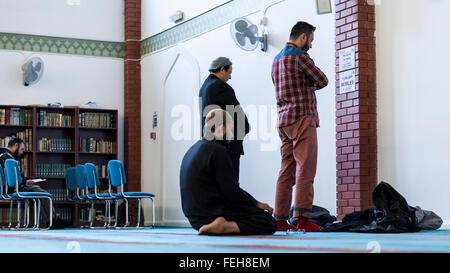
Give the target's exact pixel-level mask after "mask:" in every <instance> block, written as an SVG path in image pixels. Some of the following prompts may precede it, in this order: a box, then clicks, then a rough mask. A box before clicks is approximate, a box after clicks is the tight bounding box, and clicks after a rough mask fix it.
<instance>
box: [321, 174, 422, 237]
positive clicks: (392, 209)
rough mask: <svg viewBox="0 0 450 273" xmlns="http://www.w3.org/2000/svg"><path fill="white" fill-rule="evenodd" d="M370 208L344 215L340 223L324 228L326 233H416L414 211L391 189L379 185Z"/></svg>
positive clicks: (384, 184) (416, 226) (373, 194)
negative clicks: (372, 205)
mask: <svg viewBox="0 0 450 273" xmlns="http://www.w3.org/2000/svg"><path fill="white" fill-rule="evenodd" d="M372 198H373V204H374V207H373V208H369V209H366V210H362V211H356V212H353V213H350V214H347V215H346V216H345V217H344V218H343V219H342V222H339V223H334V224H331V225H328V226H326V227H324V229H323V230H322V231H325V232H339V231H344V232H345V231H351V232H368V233H369V232H370V233H402V232H416V231H419V230H420V229H421V228H420V227H419V226H418V225H417V223H418V221H417V219H416V214H415V212H416V208H414V207H411V206H409V205H408V203H407V202H406V199H405V198H404V197H403V196H402V195H401V194H400V193H398V192H397V191H396V190H395V189H394V188H393V187H392V186H391V185H389V184H388V183H386V182H380V183H379V184H378V185H377V186H376V187H375V189H374V191H373V193H372Z"/></svg>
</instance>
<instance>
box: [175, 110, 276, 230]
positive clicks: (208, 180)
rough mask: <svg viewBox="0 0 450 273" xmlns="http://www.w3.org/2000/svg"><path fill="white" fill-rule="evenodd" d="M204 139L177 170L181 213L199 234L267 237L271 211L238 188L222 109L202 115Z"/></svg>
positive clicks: (228, 125) (226, 117)
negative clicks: (228, 149) (204, 121)
mask: <svg viewBox="0 0 450 273" xmlns="http://www.w3.org/2000/svg"><path fill="white" fill-rule="evenodd" d="M204 129H205V134H204V137H203V138H202V139H201V140H199V141H197V143H195V144H194V145H193V146H192V147H191V148H190V149H189V150H188V151H187V152H186V154H185V156H184V158H183V161H182V163H181V170H180V191H181V202H182V207H183V213H184V215H185V216H186V218H188V220H189V222H190V224H191V226H192V227H193V228H194V229H196V230H198V231H199V235H207V234H211V235H220V234H242V235H270V234H273V233H274V232H275V231H276V221H275V219H274V218H273V217H272V213H273V208H271V207H270V206H269V205H267V204H265V203H261V202H259V201H257V200H256V199H255V198H253V197H252V196H251V195H250V194H249V193H247V192H246V191H244V190H243V189H241V188H240V186H239V181H237V176H236V175H235V174H234V169H233V164H232V162H231V159H230V156H229V154H228V152H227V145H228V142H229V139H231V138H232V137H233V133H232V132H233V120H232V118H231V116H230V115H229V114H228V113H227V112H226V111H224V110H221V109H214V110H211V111H210V112H209V113H208V115H207V116H206V123H205V128H204Z"/></svg>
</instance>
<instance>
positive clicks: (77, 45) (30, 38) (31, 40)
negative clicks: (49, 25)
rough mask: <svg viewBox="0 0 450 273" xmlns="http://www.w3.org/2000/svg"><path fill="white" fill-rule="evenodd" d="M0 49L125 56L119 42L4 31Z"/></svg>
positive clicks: (0, 35)
mask: <svg viewBox="0 0 450 273" xmlns="http://www.w3.org/2000/svg"><path fill="white" fill-rule="evenodd" d="M0 49H6V50H23V51H34V52H46V53H57V54H73V55H84V56H95V57H112V58H123V57H124V56H125V53H124V52H125V44H124V43H121V42H108V41H95V40H83V39H73V38H62V37H50V36H40V35H29V34H18V33H4V32H0Z"/></svg>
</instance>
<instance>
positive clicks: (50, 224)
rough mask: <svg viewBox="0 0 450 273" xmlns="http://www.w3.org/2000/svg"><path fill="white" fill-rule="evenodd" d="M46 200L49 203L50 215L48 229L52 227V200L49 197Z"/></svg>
mask: <svg viewBox="0 0 450 273" xmlns="http://www.w3.org/2000/svg"><path fill="white" fill-rule="evenodd" d="M48 200H49V201H50V212H49V214H50V223H49V225H48V229H50V228H51V227H52V224H53V200H52V198H50V197H49V198H48Z"/></svg>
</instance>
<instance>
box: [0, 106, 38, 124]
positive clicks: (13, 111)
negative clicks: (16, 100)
mask: <svg viewBox="0 0 450 273" xmlns="http://www.w3.org/2000/svg"><path fill="white" fill-rule="evenodd" d="M32 116H33V110H32V109H21V108H18V107H12V108H6V109H5V108H2V109H0V125H27V126H31V125H32Z"/></svg>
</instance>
